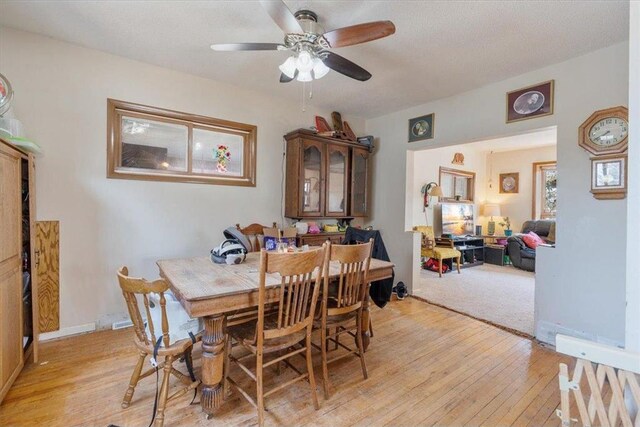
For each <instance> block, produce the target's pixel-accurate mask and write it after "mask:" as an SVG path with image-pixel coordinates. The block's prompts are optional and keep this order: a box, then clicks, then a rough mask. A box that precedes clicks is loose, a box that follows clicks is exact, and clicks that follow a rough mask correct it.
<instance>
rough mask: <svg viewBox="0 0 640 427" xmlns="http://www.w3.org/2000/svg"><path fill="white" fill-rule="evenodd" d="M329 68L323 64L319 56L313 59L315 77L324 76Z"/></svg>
mask: <svg viewBox="0 0 640 427" xmlns="http://www.w3.org/2000/svg"><path fill="white" fill-rule="evenodd" d="M330 70H331V69H330V68H329V67H327V66H326V65H324V62H322V60H321V59H320V58H316V59H315V60H314V66H313V76H314V77H315V78H316V79H320V78H322V77H324V76H326V75H327V73H328V72H329V71H330Z"/></svg>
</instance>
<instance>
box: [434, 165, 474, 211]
mask: <svg viewBox="0 0 640 427" xmlns="http://www.w3.org/2000/svg"><path fill="white" fill-rule="evenodd" d="M443 173H446V174H449V175H453V176H454V180H453V188H454V192H455V188H456V183H455V177H457V176H459V177H463V178H467V179H468V180H469V182H468V183H467V195H468V196H469V197H468V198H467V199H460V200H456V198H455V194H454V197H446V196H443V197H442V198H441V201H442V202H459V203H470V202H471V203H473V199H474V198H475V187H476V173H475V172H469V171H463V170H460V169H452V168H445V167H442V166H440V169H439V170H438V185H439V186H440V187H442V174H443Z"/></svg>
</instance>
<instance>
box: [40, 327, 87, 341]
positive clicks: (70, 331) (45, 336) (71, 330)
mask: <svg viewBox="0 0 640 427" xmlns="http://www.w3.org/2000/svg"><path fill="white" fill-rule="evenodd" d="M95 330H96V324H95V323H85V324H84V325H77V326H70V327H68V328H62V329H59V330H57V331H53V332H44V333H42V334H40V336H39V340H40V341H49V340H53V339H56V338H62V337H68V336H70V335H78V334H83V333H86V332H93V331H95Z"/></svg>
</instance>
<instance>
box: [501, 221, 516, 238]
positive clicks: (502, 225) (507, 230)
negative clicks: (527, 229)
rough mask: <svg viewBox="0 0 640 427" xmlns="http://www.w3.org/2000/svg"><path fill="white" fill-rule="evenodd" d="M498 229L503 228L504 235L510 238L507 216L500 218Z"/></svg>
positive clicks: (510, 231) (511, 231)
mask: <svg viewBox="0 0 640 427" xmlns="http://www.w3.org/2000/svg"><path fill="white" fill-rule="evenodd" d="M500 227H503V228H504V235H505V236H511V235H512V234H513V230H511V220H510V219H509V217H508V216H505V217H504V218H502V222H501V223H500Z"/></svg>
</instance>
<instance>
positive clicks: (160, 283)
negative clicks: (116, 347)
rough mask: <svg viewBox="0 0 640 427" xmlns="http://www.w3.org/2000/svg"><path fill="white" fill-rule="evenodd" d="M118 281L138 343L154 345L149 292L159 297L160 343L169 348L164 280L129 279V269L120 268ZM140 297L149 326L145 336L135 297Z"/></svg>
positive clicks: (167, 286)
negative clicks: (160, 314)
mask: <svg viewBox="0 0 640 427" xmlns="http://www.w3.org/2000/svg"><path fill="white" fill-rule="evenodd" d="M118 281H119V283H120V289H122V295H123V296H124V300H125V302H126V303H127V310H128V311H129V317H130V318H131V322H133V330H134V332H135V335H136V339H137V340H138V341H139V342H140V343H144V344H145V345H150V346H153V345H154V344H155V343H156V339H157V338H156V331H155V326H156V325H154V324H153V318H152V317H151V307H150V303H149V294H150V293H151V292H154V293H157V294H159V295H160V308H161V312H162V325H160V328H161V330H160V331H159V332H160V333H161V335H162V341H163V344H164V346H165V347H168V346H169V319H168V317H167V309H166V299H165V296H164V293H165V292H166V291H167V290H168V289H169V284H168V283H167V282H166V281H165V280H164V279H158V280H154V281H153V282H149V281H148V280H145V279H142V278H136V277H129V269H128V268H127V267H121V268H120V269H119V270H118ZM138 295H139V296H140V297H141V298H142V301H143V305H144V309H145V313H146V315H147V324H148V325H149V333H150V335H151V336H149V335H147V332H146V330H145V325H144V320H143V319H142V314H141V313H140V306H139V304H138V298H137V296H138Z"/></svg>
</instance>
